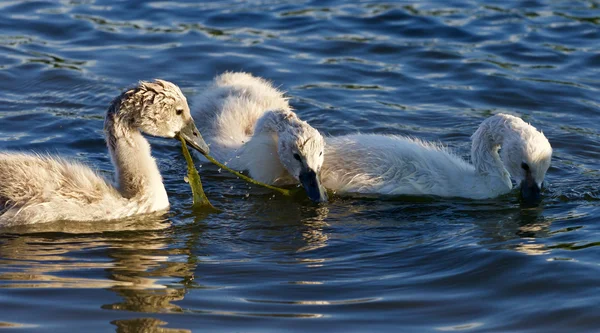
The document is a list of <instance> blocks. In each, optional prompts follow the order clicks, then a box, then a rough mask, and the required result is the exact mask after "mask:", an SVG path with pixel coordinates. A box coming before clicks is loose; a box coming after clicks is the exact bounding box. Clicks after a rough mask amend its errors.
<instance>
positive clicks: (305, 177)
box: [298, 168, 328, 202]
mask: <svg viewBox="0 0 600 333" xmlns="http://www.w3.org/2000/svg"><path fill="white" fill-rule="evenodd" d="M298 178H299V179H300V183H302V186H304V189H305V190H306V194H307V195H308V197H309V198H310V200H312V201H314V202H327V199H328V198H327V192H326V191H325V188H324V187H323V185H321V180H320V179H319V176H318V175H317V173H316V172H315V171H314V170H312V169H310V168H303V170H302V171H301V172H300V176H299V177H298Z"/></svg>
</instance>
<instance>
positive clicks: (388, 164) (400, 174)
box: [321, 114, 552, 202]
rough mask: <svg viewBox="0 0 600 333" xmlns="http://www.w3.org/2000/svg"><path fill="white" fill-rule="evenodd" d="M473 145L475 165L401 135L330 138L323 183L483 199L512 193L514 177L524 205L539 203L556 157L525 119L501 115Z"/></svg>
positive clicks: (476, 136)
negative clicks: (549, 170) (543, 186)
mask: <svg viewBox="0 0 600 333" xmlns="http://www.w3.org/2000/svg"><path fill="white" fill-rule="evenodd" d="M471 140H472V147H471V160H472V162H473V164H469V163H467V162H466V161H464V160H463V159H462V158H460V157H458V156H456V155H454V154H452V153H450V152H448V150H447V149H445V148H443V147H442V146H440V145H436V144H433V143H428V142H424V141H421V140H416V139H410V138H407V137H402V136H386V135H374V134H353V135H345V136H338V137H328V138H327V139H326V141H327V146H326V149H325V162H324V164H323V168H322V171H321V179H322V180H323V184H324V185H325V187H326V188H328V189H331V190H334V191H337V192H338V193H348V192H355V193H378V194H389V195H436V196H442V197H463V198H471V199H485V198H493V197H496V196H499V195H501V194H505V193H508V192H509V191H510V190H511V189H512V183H511V177H512V178H513V179H514V180H515V181H516V182H517V183H519V184H520V186H521V194H522V197H523V199H524V200H526V201H530V202H536V201H538V200H539V198H540V190H541V188H542V183H543V181H544V177H545V175H546V171H547V170H548V168H549V167H550V159H551V157H552V147H551V146H550V143H549V142H548V140H547V139H546V137H545V136H544V134H543V133H541V132H539V131H537V130H536V129H535V127H533V126H531V125H529V124H527V123H525V122H524V121H523V120H522V119H521V118H518V117H515V116H511V115H507V114H497V115H494V116H492V117H490V118H488V119H486V120H485V121H483V123H482V124H481V125H480V126H479V128H478V129H477V131H476V132H475V134H473V136H472V137H471ZM499 150H500V153H499Z"/></svg>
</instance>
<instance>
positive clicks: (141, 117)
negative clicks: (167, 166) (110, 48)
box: [119, 79, 209, 154]
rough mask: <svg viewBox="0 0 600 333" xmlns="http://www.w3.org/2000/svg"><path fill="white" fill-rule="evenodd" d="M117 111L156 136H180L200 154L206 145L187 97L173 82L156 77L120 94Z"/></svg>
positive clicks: (135, 125)
mask: <svg viewBox="0 0 600 333" xmlns="http://www.w3.org/2000/svg"><path fill="white" fill-rule="evenodd" d="M119 108H120V110H119V113H120V114H121V116H122V117H123V118H125V119H128V120H129V121H128V123H129V124H130V125H131V126H133V127H135V128H137V129H139V130H140V131H142V132H144V133H146V134H149V135H153V136H159V137H165V138H176V137H179V136H181V137H182V138H183V139H184V140H185V141H186V142H187V144H188V145H190V146H191V147H192V148H194V149H196V150H198V151H199V152H201V153H202V154H208V152H209V148H208V145H207V144H206V142H204V139H203V138H202V135H201V134H200V131H199V130H198V129H197V128H196V125H195V124H194V119H192V116H191V114H190V107H189V106H188V103H187V99H186V98H185V96H184V95H183V93H182V92H181V90H180V89H179V87H178V86H176V85H175V84H173V83H171V82H169V81H164V80H159V79H156V80H154V81H152V82H145V81H142V82H140V83H139V84H138V85H137V86H136V87H134V88H133V89H130V90H128V91H126V92H125V93H123V95H122V96H121V98H120V106H119Z"/></svg>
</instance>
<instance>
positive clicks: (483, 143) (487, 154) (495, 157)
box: [471, 117, 512, 190]
mask: <svg viewBox="0 0 600 333" xmlns="http://www.w3.org/2000/svg"><path fill="white" fill-rule="evenodd" d="M505 130H506V127H505V125H504V123H503V122H502V121H500V120H499V119H495V117H492V118H489V119H487V120H486V121H484V122H483V123H482V124H481V125H480V126H479V128H478V129H477V131H476V132H475V134H473V136H472V137H471V140H472V146H471V160H472V162H473V166H474V167H475V172H476V174H477V175H478V176H480V177H485V178H486V179H488V180H489V184H490V186H492V187H497V186H500V187H502V186H505V187H508V189H509V190H510V189H511V188H512V183H511V181H510V174H509V173H508V171H507V170H506V168H505V167H504V163H503V162H502V159H501V158H500V155H499V154H498V151H499V149H500V147H501V145H502V143H503V141H504V131H505Z"/></svg>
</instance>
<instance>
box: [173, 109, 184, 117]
mask: <svg viewBox="0 0 600 333" xmlns="http://www.w3.org/2000/svg"><path fill="white" fill-rule="evenodd" d="M175 113H176V114H177V115H178V116H181V115H182V114H183V109H177V110H175Z"/></svg>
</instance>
